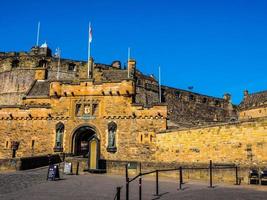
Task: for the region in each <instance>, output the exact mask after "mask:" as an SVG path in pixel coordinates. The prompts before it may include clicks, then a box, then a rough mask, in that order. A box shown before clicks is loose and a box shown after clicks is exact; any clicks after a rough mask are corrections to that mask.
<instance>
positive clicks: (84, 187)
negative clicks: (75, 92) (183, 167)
mask: <svg viewBox="0 0 267 200" xmlns="http://www.w3.org/2000/svg"><path fill="white" fill-rule="evenodd" d="M46 173H47V168H42V169H35V170H29V171H20V172H13V173H4V174H0V199H1V200H15V199H16V200H18V199H19V200H39V199H40V200H47V199H49V200H59V199H63V200H76V199H77V200H80V199H81V200H85V199H90V200H97V199H99V200H101V199H104V200H105V199H114V195H115V189H116V187H117V186H120V185H123V184H124V181H125V179H124V177H122V176H110V175H92V174H88V175H79V176H75V175H72V176H71V175H69V176H67V175H63V176H62V175H61V177H62V179H61V180H58V181H46ZM159 185H160V190H159V193H160V194H161V195H160V196H158V197H156V196H154V195H153V194H154V193H155V181H154V178H153V177H149V178H147V179H145V180H144V181H143V191H142V197H143V198H142V199H145V200H146V199H147V200H149V199H168V200H173V199H177V200H213V199H214V200H223V199H225V200H250V199H257V200H258V199H259V200H261V199H262V200H263V199H264V200H266V199H267V186H248V185H242V186H231V185H227V186H226V185H216V187H215V188H213V189H212V188H208V187H207V184H206V183H190V184H185V185H183V187H184V189H183V190H177V182H176V181H174V180H172V179H163V178H161V177H160V183H159ZM121 199H125V187H123V188H122V194H121ZM130 199H131V200H135V199H138V183H137V181H135V182H133V183H131V186H130Z"/></svg>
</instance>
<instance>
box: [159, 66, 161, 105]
mask: <svg viewBox="0 0 267 200" xmlns="http://www.w3.org/2000/svg"><path fill="white" fill-rule="evenodd" d="M159 102H160V103H161V77H160V66H159Z"/></svg>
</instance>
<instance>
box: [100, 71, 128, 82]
mask: <svg viewBox="0 0 267 200" xmlns="http://www.w3.org/2000/svg"><path fill="white" fill-rule="evenodd" d="M103 76H104V78H105V79H106V80H108V81H116V80H118V81H120V80H125V79H127V78H128V71H127V70H116V69H114V70H113V69H109V70H103Z"/></svg>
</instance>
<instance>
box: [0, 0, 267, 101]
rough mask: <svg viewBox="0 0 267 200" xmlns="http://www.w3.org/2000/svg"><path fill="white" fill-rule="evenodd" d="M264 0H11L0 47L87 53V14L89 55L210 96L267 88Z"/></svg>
mask: <svg viewBox="0 0 267 200" xmlns="http://www.w3.org/2000/svg"><path fill="white" fill-rule="evenodd" d="M266 10H267V1H263V0H262V1H257V0H253V1H252V0H250V1H248V0H247V1H246V0H240V1H238V0H232V1H228V0H222V1H220V0H218V1H217V0H216V1H214V0H211V1H208V0H201V1H199V0H186V1H184V0H181V1H179V0H176V1H175V0H172V1H171V0H164V1H163V0H158V1H157V0H155V1H152V0H151V1H149V0H146V1H145V0H132V1H126V0H112V1H111V0H94V1H91V0H87V1H86V0H84V1H82V0H76V1H67V0H65V1H63V0H62V1H60V0H58V1H57V0H54V1H53V0H46V1H33V0H25V1H19V0H13V1H3V2H1V6H0V11H1V15H0V27H1V28H0V51H28V50H29V49H30V48H31V47H32V46H33V45H34V44H35V42H36V32H37V23H38V21H40V22H41V34H40V43H43V42H44V41H47V43H48V44H49V46H50V47H51V48H52V50H55V48H56V47H58V46H59V47H60V48H61V49H62V56H63V57H65V58H72V59H78V60H86V59H87V58H86V57H87V40H88V22H89V21H91V22H92V27H93V42H92V56H93V57H94V59H95V61H96V62H100V63H106V64H109V63H111V62H112V61H113V60H121V62H122V63H125V62H126V60H127V48H128V47H131V49H132V56H131V57H133V58H134V59H136V60H137V66H138V68H139V69H140V70H141V71H143V72H144V73H146V74H154V75H155V76H157V75H158V66H159V65H160V66H161V71H162V74H161V77H162V83H163V84H164V85H169V86H172V87H177V88H181V89H187V88H188V86H194V89H193V91H194V92H199V93H203V94H207V95H211V96H216V97H222V95H223V94H224V93H226V92H228V93H231V94H232V98H233V102H234V103H236V104H238V103H239V102H240V101H241V99H242V97H243V90H245V89H248V90H249V92H257V91H261V90H266V89H267V78H266V74H267V56H266V55H267V12H266Z"/></svg>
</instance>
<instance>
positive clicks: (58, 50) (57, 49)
mask: <svg viewBox="0 0 267 200" xmlns="http://www.w3.org/2000/svg"><path fill="white" fill-rule="evenodd" d="M55 57H56V58H59V57H60V49H59V48H56V52H55Z"/></svg>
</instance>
